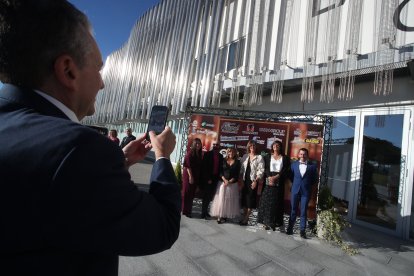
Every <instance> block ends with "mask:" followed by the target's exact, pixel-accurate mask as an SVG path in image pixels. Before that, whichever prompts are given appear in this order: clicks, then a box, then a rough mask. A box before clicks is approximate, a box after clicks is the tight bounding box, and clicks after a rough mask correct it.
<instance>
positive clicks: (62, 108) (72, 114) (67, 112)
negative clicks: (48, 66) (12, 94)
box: [34, 90, 80, 123]
mask: <svg viewBox="0 0 414 276" xmlns="http://www.w3.org/2000/svg"><path fill="white" fill-rule="evenodd" d="M34 91H35V92H36V93H37V94H39V95H40V96H42V97H43V98H45V99H46V100H48V101H49V102H50V103H52V104H53V105H54V106H56V107H57V108H59V110H60V111H62V112H63V113H64V114H65V115H66V116H67V117H68V118H69V119H70V120H71V121H72V122H75V123H80V122H79V119H78V117H76V115H75V112H73V111H72V110H70V109H69V108H68V107H67V106H66V105H64V104H63V103H61V102H59V101H58V100H56V99H55V98H53V97H52V96H50V95H48V94H46V93H44V92H41V91H39V90H34Z"/></svg>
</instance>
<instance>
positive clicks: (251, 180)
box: [239, 140, 264, 225]
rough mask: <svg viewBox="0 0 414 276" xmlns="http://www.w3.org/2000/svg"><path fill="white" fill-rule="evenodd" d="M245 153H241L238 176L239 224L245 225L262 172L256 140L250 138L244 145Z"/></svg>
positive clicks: (260, 157)
mask: <svg viewBox="0 0 414 276" xmlns="http://www.w3.org/2000/svg"><path fill="white" fill-rule="evenodd" d="M246 150H247V153H246V154H245V155H243V157H242V159H241V161H240V163H241V168H240V177H239V179H241V181H242V183H241V184H242V191H241V206H242V208H243V218H242V220H241V221H240V225H247V224H248V222H249V217H250V214H251V212H252V210H253V209H254V208H256V197H257V188H258V185H259V183H260V182H261V181H262V178H263V174H264V161H263V157H262V156H261V155H257V154H256V142H255V141H254V140H250V141H249V142H248V143H247V146H246Z"/></svg>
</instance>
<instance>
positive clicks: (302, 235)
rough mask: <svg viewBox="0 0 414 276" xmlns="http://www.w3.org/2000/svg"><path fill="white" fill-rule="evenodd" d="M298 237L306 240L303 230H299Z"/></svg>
mask: <svg viewBox="0 0 414 276" xmlns="http://www.w3.org/2000/svg"><path fill="white" fill-rule="evenodd" d="M300 237H301V238H302V239H307V237H306V232H305V230H300Z"/></svg>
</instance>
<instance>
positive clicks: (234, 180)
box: [210, 148, 240, 224]
mask: <svg viewBox="0 0 414 276" xmlns="http://www.w3.org/2000/svg"><path fill="white" fill-rule="evenodd" d="M239 173H240V161H239V160H238V159H237V153H236V149H235V148H228V149H227V156H226V160H225V161H224V162H223V166H222V167H221V168H220V178H221V180H222V181H219V182H218V185H217V189H216V194H215V196H214V199H213V203H212V206H211V211H210V215H211V216H213V217H217V223H219V224H220V223H223V222H225V221H226V219H227V218H235V217H237V216H239V215H240V203H239V187H238V180H239Z"/></svg>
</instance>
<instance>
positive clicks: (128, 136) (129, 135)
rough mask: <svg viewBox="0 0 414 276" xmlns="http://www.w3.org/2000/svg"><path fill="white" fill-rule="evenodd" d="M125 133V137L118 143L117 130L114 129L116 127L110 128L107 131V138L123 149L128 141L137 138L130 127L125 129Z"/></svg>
mask: <svg viewBox="0 0 414 276" xmlns="http://www.w3.org/2000/svg"><path fill="white" fill-rule="evenodd" d="M125 134H126V135H125V137H124V138H122V142H121V143H119V138H118V132H117V131H116V129H111V130H110V131H109V133H108V138H109V140H111V141H112V142H114V143H115V144H117V145H119V146H120V147H121V149H123V148H124V147H125V146H126V145H128V144H129V143H130V142H132V141H134V140H136V139H137V138H136V137H135V136H134V135H132V129H131V128H130V127H128V128H126V129H125Z"/></svg>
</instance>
